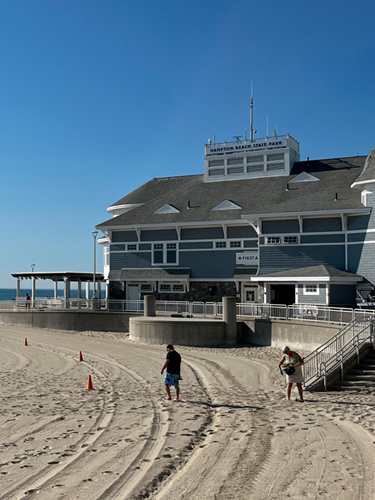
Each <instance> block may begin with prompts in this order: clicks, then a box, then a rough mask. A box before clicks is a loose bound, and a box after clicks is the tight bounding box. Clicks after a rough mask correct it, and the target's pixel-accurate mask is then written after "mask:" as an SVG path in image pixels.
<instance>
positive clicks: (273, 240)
mask: <svg viewBox="0 0 375 500" xmlns="http://www.w3.org/2000/svg"><path fill="white" fill-rule="evenodd" d="M266 242H267V245H280V243H281V240H280V236H268V238H267V240H266Z"/></svg>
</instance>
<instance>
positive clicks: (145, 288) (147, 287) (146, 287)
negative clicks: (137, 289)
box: [141, 283, 152, 292]
mask: <svg viewBox="0 0 375 500" xmlns="http://www.w3.org/2000/svg"><path fill="white" fill-rule="evenodd" d="M141 292H152V285H150V284H148V283H144V284H142V285H141Z"/></svg>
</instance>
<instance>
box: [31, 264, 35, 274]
mask: <svg viewBox="0 0 375 500" xmlns="http://www.w3.org/2000/svg"><path fill="white" fill-rule="evenodd" d="M34 269H35V264H31V272H32V273H33V272H34Z"/></svg>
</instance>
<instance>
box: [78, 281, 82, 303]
mask: <svg viewBox="0 0 375 500" xmlns="http://www.w3.org/2000/svg"><path fill="white" fill-rule="evenodd" d="M78 298H79V299H82V281H78Z"/></svg>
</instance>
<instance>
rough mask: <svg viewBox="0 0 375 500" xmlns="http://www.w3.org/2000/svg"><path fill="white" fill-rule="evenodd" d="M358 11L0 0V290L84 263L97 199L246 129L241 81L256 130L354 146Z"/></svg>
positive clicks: (167, 171)
mask: <svg viewBox="0 0 375 500" xmlns="http://www.w3.org/2000/svg"><path fill="white" fill-rule="evenodd" d="M374 17H375V4H374V3H373V2H372V1H369V0H365V1H363V2H359V3H355V2H352V1H350V2H349V1H347V0H344V1H334V0H332V1H331V0H328V1H327V0H325V1H321V0H317V1H315V2H301V1H297V0H295V1H294V0H293V1H291V0H285V1H283V2H280V1H276V0H271V1H263V2H251V1H246V0H238V1H231V0H226V1H222V0H209V1H205V0H199V1H197V0H190V1H189V2H182V1H178V0H173V1H172V0H169V1H162V0H159V1H155V0H144V1H143V2H130V1H124V0H121V1H120V0H101V1H99V0H74V1H73V0H64V1H61V0H49V1H47V0H33V1H30V0H16V1H9V0H1V1H0V45H1V52H0V68H1V70H0V71H1V72H0V75H1V76H0V168H1V183H0V193H1V215H0V217H1V222H2V224H1V226H2V230H3V241H2V244H1V252H0V288H7V287H15V284H16V281H15V280H14V278H12V277H11V273H12V272H22V271H29V270H30V265H31V264H35V265H36V267H35V269H36V270H39V271H91V270H92V268H93V238H92V235H91V231H92V230H93V229H94V227H95V225H96V224H98V223H100V222H103V221H104V220H107V219H108V218H109V216H108V214H107V212H106V208H107V207H108V206H110V205H111V204H112V203H114V202H115V201H117V200H118V199H120V198H122V197H123V196H124V195H125V194H127V193H128V192H130V191H132V190H133V189H135V188H136V187H138V186H139V185H141V184H142V183H144V182H146V181H147V180H149V179H151V178H153V177H164V176H173V175H181V174H197V173H202V172H203V144H204V143H205V142H207V140H208V138H213V136H214V134H215V137H216V140H217V141H223V140H231V138H232V137H233V136H234V135H243V134H244V129H245V127H247V130H249V99H250V92H251V81H252V82H253V89H254V92H253V93H254V102H255V109H254V120H255V128H256V129H258V134H257V136H258V137H264V136H265V135H266V120H267V117H268V122H269V133H270V134H272V131H273V129H275V128H276V127H277V131H278V133H279V134H285V133H290V134H291V135H293V136H294V137H295V138H296V139H297V140H298V141H299V142H300V149H301V158H302V159H305V158H306V157H307V156H309V157H310V158H331V157H342V156H355V155H357V154H359V155H365V154H368V152H369V151H370V150H371V149H372V147H374V146H375V135H374V116H375V88H374V87H375V64H374V62H375V60H374V59H375V58H374V56H375V43H374V42H375V34H374V33H375V32H374V28H373V20H374ZM97 270H98V271H101V270H102V249H101V247H100V248H99V249H98V264H97ZM50 285H51V282H45V284H44V283H43V284H38V287H40V288H45V287H48V286H50ZM23 286H26V284H24V285H23Z"/></svg>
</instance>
